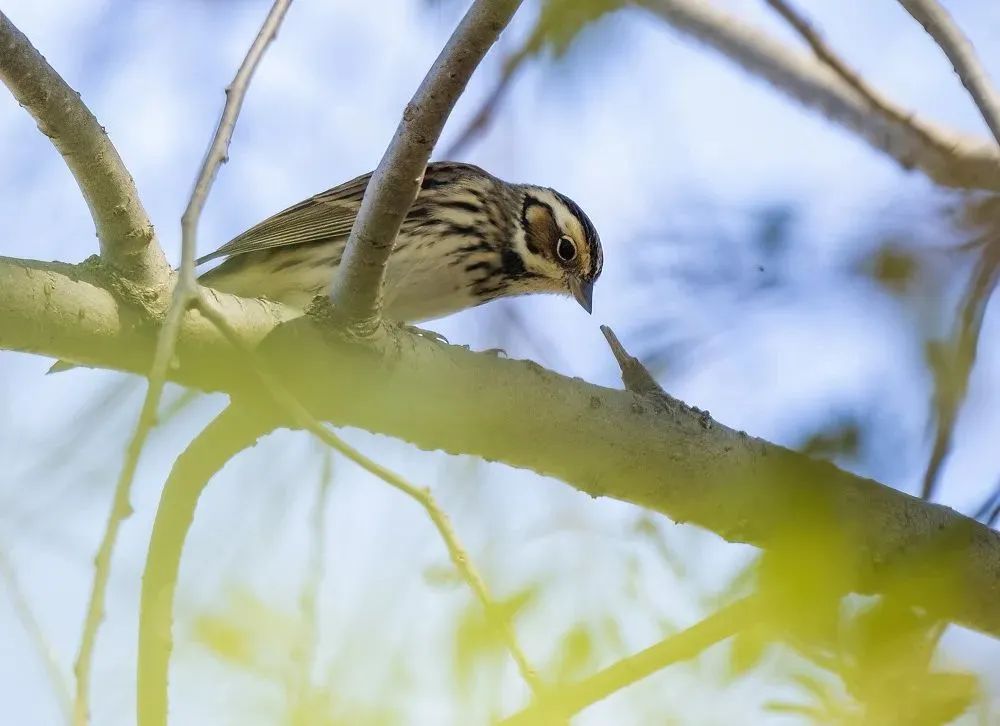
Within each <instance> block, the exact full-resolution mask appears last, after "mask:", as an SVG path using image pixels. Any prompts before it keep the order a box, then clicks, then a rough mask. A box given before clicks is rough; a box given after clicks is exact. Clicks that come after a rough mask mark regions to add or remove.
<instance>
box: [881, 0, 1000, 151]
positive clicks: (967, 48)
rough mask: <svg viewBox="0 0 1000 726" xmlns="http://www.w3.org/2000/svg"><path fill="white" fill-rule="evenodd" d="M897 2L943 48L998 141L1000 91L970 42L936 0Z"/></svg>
mask: <svg viewBox="0 0 1000 726" xmlns="http://www.w3.org/2000/svg"><path fill="white" fill-rule="evenodd" d="M899 4H900V5H902V6H903V7H904V8H905V9H906V12H908V13H909V14H910V15H912V16H913V19H914V20H916V21H917V22H918V23H920V24H921V25H922V26H923V27H924V30H926V31H927V33H928V34H929V35H930V36H931V37H932V38H933V39H934V42H936V43H937V44H938V46H939V47H940V48H941V50H943V51H944V54H945V55H946V56H947V57H948V60H950V61H951V65H952V66H953V67H954V69H955V73H957V74H958V77H959V78H961V79H962V85H964V86H965V88H966V89H967V90H968V91H969V95H970V96H972V100H973V101H974V102H975V104H976V107H977V108H978V109H979V112H980V113H981V114H982V116H983V120H984V121H986V125H987V126H988V127H989V129H990V131H991V132H993V137H994V138H995V139H996V140H997V143H1000V95H998V94H997V90H996V88H994V87H993V83H992V82H991V81H990V78H989V76H988V75H987V73H986V69H985V68H983V65H982V63H980V62H979V58H978V57H977V56H976V50H975V48H973V47H972V43H971V42H969V39H968V38H967V37H966V36H965V34H964V33H963V32H962V30H961V28H959V27H958V25H957V24H956V23H955V21H954V20H953V19H952V17H951V15H949V14H948V11H947V10H945V9H944V8H943V7H942V6H941V5H940V4H939V3H938V2H937V0H899Z"/></svg>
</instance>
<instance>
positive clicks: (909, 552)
mask: <svg viewBox="0 0 1000 726" xmlns="http://www.w3.org/2000/svg"><path fill="white" fill-rule="evenodd" d="M78 272H80V273H82V272H86V269H84V270H82V271H81V270H80V268H75V267H72V266H68V265H65V266H57V265H55V264H50V265H42V264H41V263H33V266H31V265H29V264H27V263H24V262H12V261H9V260H2V259H0V348H5V349H13V350H28V351H31V352H35V353H41V354H48V355H57V356H60V357H65V358H68V359H69V360H74V361H82V362H85V363H89V364H91V365H98V366H101V367H106V368H116V369H121V370H131V371H135V372H139V373H145V372H146V371H148V369H149V368H148V364H149V358H150V355H151V352H152V348H153V345H154V343H155V335H154V334H153V332H154V331H149V330H148V329H144V328H143V327H136V326H134V325H131V324H130V323H129V319H128V317H127V316H126V315H125V314H124V313H122V312H121V311H119V309H118V307H117V306H116V303H115V301H114V298H113V297H112V296H111V295H110V294H109V293H107V292H105V291H103V290H100V289H98V288H96V287H95V286H94V285H93V283H92V282H85V281H84V280H82V279H74V277H71V276H70V275H75V274H77V273H78ZM217 297H218V303H219V305H221V306H222V307H223V312H224V314H225V315H226V318H227V320H228V321H229V323H230V325H231V326H232V327H233V328H234V329H235V331H236V333H237V334H238V335H240V336H241V339H243V340H245V341H247V342H249V343H253V342H254V341H256V340H259V339H260V337H261V336H263V335H264V334H265V333H266V332H267V330H269V329H271V328H273V327H274V325H275V323H276V321H277V319H278V318H279V317H280V310H281V309H280V308H277V307H275V306H266V305H265V304H263V303H260V302H256V301H241V300H240V299H238V298H233V297H231V296H225V295H219V296H217ZM211 328H212V325H211V324H210V323H209V322H208V321H206V320H205V319H204V318H203V317H202V316H201V315H200V314H198V313H195V312H190V313H188V315H187V316H186V317H185V320H184V326H183V328H182V336H181V340H180V344H179V347H178V359H179V361H180V365H179V366H178V367H176V368H173V369H171V371H170V373H169V375H170V377H171V378H172V379H173V380H176V381H178V382H181V383H184V384H187V385H191V386H194V387H198V388H201V389H206V390H221V391H228V392H230V393H233V394H234V395H243V396H253V395H254V392H256V391H259V383H258V382H257V381H255V380H254V379H253V378H252V372H250V371H247V370H246V366H245V365H244V363H245V361H244V358H243V356H242V354H240V353H237V352H234V351H233V350H232V349H231V346H230V344H229V342H228V341H227V340H226V339H225V338H224V337H223V336H222V335H221V334H219V333H218V332H217V331H215V330H212V329H211ZM325 329H326V328H325V326H323V325H316V324H315V323H314V322H313V321H312V320H310V319H306V318H303V319H298V320H294V321H292V322H290V323H287V324H285V325H283V326H281V327H280V328H279V329H278V330H277V331H276V332H274V333H273V334H272V335H271V336H269V338H268V339H267V340H266V341H265V342H264V344H263V347H262V350H261V355H262V356H263V357H264V359H265V360H266V361H267V363H268V366H269V368H270V370H272V371H273V372H274V374H275V375H276V376H277V377H278V378H279V379H280V380H281V381H283V382H284V383H285V384H286V385H287V386H288V387H289V388H290V389H291V392H292V393H293V394H294V395H295V398H296V399H298V400H299V401H302V402H304V403H305V404H306V405H307V407H308V410H309V413H310V414H311V415H312V416H314V417H315V418H317V419H319V420H321V421H328V422H331V423H334V424H336V425H352V426H357V427H359V428H363V429H367V430H369V431H375V432H379V433H383V434H387V435H390V436H395V437H398V438H401V439H404V440H406V441H410V442H412V443H414V444H416V445H417V446H420V447H421V448H424V449H437V450H443V451H447V452H450V453H456V454H457V453H464V454H471V455H474V456H478V457H481V458H483V459H487V460H491V461H502V462H505V463H507V464H509V465H511V466H515V467H521V468H527V469H531V470H533V471H536V472H539V473H541V474H546V475H549V476H553V477H556V478H558V479H561V480H562V481H564V482H566V483H568V484H569V485H571V486H573V487H575V488H577V489H579V490H581V491H584V492H587V493H590V494H592V495H594V496H608V497H613V498H615V499H619V500H622V501H628V502H633V503H635V504H638V505H640V506H642V507H645V508H647V509H650V510H654V511H658V512H661V513H663V514H665V515H667V516H669V517H670V518H672V519H673V520H675V521H678V522H691V523H694V524H697V525H700V526H702V527H705V528H706V529H710V530H712V531H714V532H717V533H718V534H719V535H721V536H722V537H724V538H726V539H727V540H729V541H733V542H746V543H749V544H753V545H756V546H758V547H763V548H768V547H775V546H780V542H779V541H777V540H776V538H775V533H776V532H779V531H782V530H783V529H784V526H783V525H786V524H787V523H788V522H789V521H794V520H795V519H796V518H798V517H799V516H800V513H801V512H802V511H805V509H804V508H808V509H809V510H810V511H811V510H815V511H816V515H815V517H816V518H818V521H821V522H825V523H827V524H828V525H829V526H830V527H840V528H842V529H843V530H844V533H845V538H846V539H845V541H850V542H852V543H853V544H854V551H855V552H856V553H859V565H858V567H857V568H856V571H855V572H854V574H853V576H852V579H851V582H850V583H849V586H850V587H851V588H852V589H854V590H856V591H859V592H874V591H882V590H884V589H886V588H890V587H894V586H896V585H897V584H898V580H897V578H899V577H900V573H901V572H906V573H908V574H909V575H910V578H909V581H910V582H911V585H912V589H911V591H909V592H908V593H906V597H907V598H909V599H910V600H912V601H914V602H916V603H918V604H923V605H925V607H927V608H929V609H933V610H935V611H937V613H938V614H939V615H940V616H941V617H942V618H945V619H948V620H952V621H955V622H958V623H961V624H963V625H966V626H968V627H971V628H974V629H977V630H980V631H983V632H986V633H991V634H993V635H997V636H1000V609H998V608H997V607H996V603H997V602H1000V534H998V533H996V532H993V531H991V530H989V529H988V528H986V527H984V526H983V525H981V524H978V523H975V522H973V521H972V520H969V519H967V518H965V517H962V516H960V515H958V514H957V513H955V512H954V511H952V510H951V509H948V508H946V507H942V506H939V505H934V504H928V503H926V502H922V501H920V500H919V499H916V498H914V497H911V496H909V495H907V494H903V493H901V492H898V491H895V490H893V489H890V488H888V487H885V486H882V485H880V484H877V483H876V482H873V481H871V480H868V479H863V478H860V477H856V476H854V475H852V474H850V473H848V472H844V471H841V470H839V469H837V468H836V467H834V466H833V465H832V464H829V463H827V462H822V461H815V460H812V459H810V458H808V457H805V456H802V455H800V454H798V453H795V452H792V451H789V450H787V449H783V448H781V447H779V446H775V445H774V444H770V443H768V442H766V441H762V440H760V439H755V438H753V437H751V436H748V435H747V434H745V433H743V432H738V431H733V430H732V429H729V428H727V427H725V426H723V425H721V424H719V423H717V422H715V421H713V420H712V419H711V418H709V417H708V415H707V414H706V413H705V412H699V411H696V410H694V409H688V408H686V407H677V408H676V409H675V410H662V409H661V407H658V406H655V405H653V404H651V403H650V402H649V401H648V400H646V399H644V398H641V397H638V396H636V395H634V394H632V393H627V392H623V391H614V390H611V389H607V388H602V387H599V386H594V385H591V384H588V383H585V382H582V381H578V380H573V379H569V378H566V377H563V376H560V375H557V374H555V373H552V372H550V371H546V370H545V369H543V368H541V367H539V366H537V365H535V364H533V363H530V362H524V361H512V360H503V359H500V360H497V359H494V358H493V357H491V356H488V355H483V354H476V353H471V352H469V351H466V350H462V349H459V348H456V347H452V346H441V345H438V344H435V343H432V342H429V341H426V340H423V339H422V338H419V337H417V336H412V335H400V336H398V337H395V336H387V337H386V339H385V340H384V341H381V340H380V341H379V342H378V344H377V345H379V346H383V347H381V348H380V347H377V345H376V343H372V344H370V345H359V344H357V343H355V344H351V343H349V342H344V341H336V340H331V338H330V336H329V335H328V334H327V333H325V332H323V331H324V330H325ZM529 412H530V413H529ZM943 578H947V579H948V582H947V583H945V582H943ZM945 596H948V597H950V598H951V599H949V600H942V598H943V597H945Z"/></svg>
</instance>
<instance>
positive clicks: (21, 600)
mask: <svg viewBox="0 0 1000 726" xmlns="http://www.w3.org/2000/svg"><path fill="white" fill-rule="evenodd" d="M0 580H3V584H4V587H5V588H6V590H7V595H8V596H9V597H10V602H11V605H13V607H14V612H15V614H16V615H17V618H18V620H20V621H21V626H22V627H23V628H24V631H25V633H27V635H28V640H29V641H31V644H32V645H34V646H35V650H37V651H38V656H39V657H40V658H41V659H42V664H43V665H44V666H45V673H46V675H47V676H48V677H49V684H50V685H51V686H52V692H53V694H54V695H55V698H56V701H57V702H58V703H59V710H60V711H61V712H62V714H63V720H64V721H65V722H66V723H69V722H70V716H71V714H72V704H71V702H70V693H69V683H68V682H67V681H66V676H65V675H64V674H63V671H62V668H61V667H60V666H59V660H58V659H57V658H56V655H55V653H54V652H53V650H52V646H51V645H50V644H49V641H48V639H47V638H46V637H45V633H44V632H43V631H42V627H41V625H39V624H38V620H36V619H35V614H34V613H33V612H32V611H31V605H30V604H29V603H28V598H27V597H25V595H24V590H23V588H22V587H21V583H20V582H19V581H18V577H17V574H16V573H15V572H14V566H13V565H12V564H11V562H10V560H9V559H8V557H7V552H6V550H5V549H4V548H3V547H2V546H0Z"/></svg>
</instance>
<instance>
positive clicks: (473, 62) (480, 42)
mask: <svg viewBox="0 0 1000 726" xmlns="http://www.w3.org/2000/svg"><path fill="white" fill-rule="evenodd" d="M521 2H522V0H475V2H474V3H473V4H472V7H471V8H469V10H468V12H467V13H466V14H465V17H463V18H462V21H461V22H460V23H459V25H458V27H457V28H456V29H455V32H454V33H452V35H451V38H449V40H448V43H447V44H446V45H445V47H444V49H442V51H441V54H440V55H439V56H438V57H437V60H435V61H434V65H432V66H431V69H430V70H429V71H428V72H427V75H426V76H425V77H424V80H423V82H422V83H421V84H420V87H419V88H418V89H417V91H416V93H415V94H414V95H413V98H412V99H411V100H410V102H409V103H408V104H407V106H406V110H405V111H404V112H403V118H402V120H401V121H400V122H399V126H398V127H397V128H396V133H395V135H394V136H393V138H392V141H391V142H390V143H389V147H388V148H387V149H386V151H385V155H384V156H383V157H382V160H381V161H380V162H379V165H378V168H376V169H375V172H374V174H373V175H372V178H371V181H370V182H369V184H368V189H367V190H366V192H365V196H364V200H363V201H362V203H361V209H360V211H359V212H358V216H357V219H355V221H354V226H353V227H352V228H351V235H350V237H349V239H348V241H347V247H346V248H345V249H344V255H343V260H342V262H341V263H340V265H338V266H337V270H336V272H335V273H334V277H333V284H332V287H331V290H330V298H331V300H332V301H333V303H334V306H335V307H336V308H337V310H338V315H339V316H340V317H341V318H342V319H343V320H344V321H345V322H346V323H347V324H348V325H349V326H350V327H351V328H352V329H353V330H354V331H355V332H356V333H359V334H362V335H367V334H370V333H371V332H373V331H374V330H375V329H376V327H377V325H378V320H379V316H380V314H381V305H382V281H383V279H384V278H385V267H386V264H387V263H388V261H389V255H390V254H391V253H392V248H393V245H394V244H395V242H396V235H397V234H398V233H399V228H400V225H401V224H402V222H403V219H404V218H405V217H406V213H407V212H408V211H409V209H410V205H411V204H412V203H413V200H414V199H415V198H416V196H417V192H418V191H419V190H420V183H421V179H422V178H423V174H424V169H425V168H426V166H427V160H428V159H429V158H430V155H431V152H432V151H433V150H434V145H435V144H436V143H437V140H438V137H439V136H440V135H441V130H442V129H443V128H444V124H445V122H446V121H447V120H448V116H449V114H450V113H451V110H452V108H454V106H455V103H456V102H457V101H458V98H459V96H460V95H461V94H462V91H464V90H465V86H466V85H467V84H468V82H469V79H470V78H471V77H472V73H473V72H474V71H475V70H476V67H477V66H478V65H479V62H480V61H481V60H482V59H483V56H485V55H486V51H488V50H489V49H490V47H491V46H492V45H493V43H495V42H496V40H497V38H498V37H499V36H500V32H501V31H502V30H503V29H504V28H505V27H507V24H508V23H509V22H510V19H511V18H512V17H513V16H514V13H515V11H516V10H517V8H518V7H519V6H520V5H521Z"/></svg>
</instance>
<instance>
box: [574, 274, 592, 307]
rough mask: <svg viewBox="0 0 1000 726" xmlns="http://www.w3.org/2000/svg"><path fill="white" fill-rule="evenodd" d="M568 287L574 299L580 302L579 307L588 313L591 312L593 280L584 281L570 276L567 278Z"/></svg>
mask: <svg viewBox="0 0 1000 726" xmlns="http://www.w3.org/2000/svg"><path fill="white" fill-rule="evenodd" d="M569 289H570V291H571V292H572V293H573V297H575V298H576V301H577V302H578V303H580V307H582V308H583V309H584V310H586V311H587V312H588V313H590V312H593V309H594V283H593V281H589V282H588V281H584V280H581V279H580V278H579V277H571V278H570V280H569Z"/></svg>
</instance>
